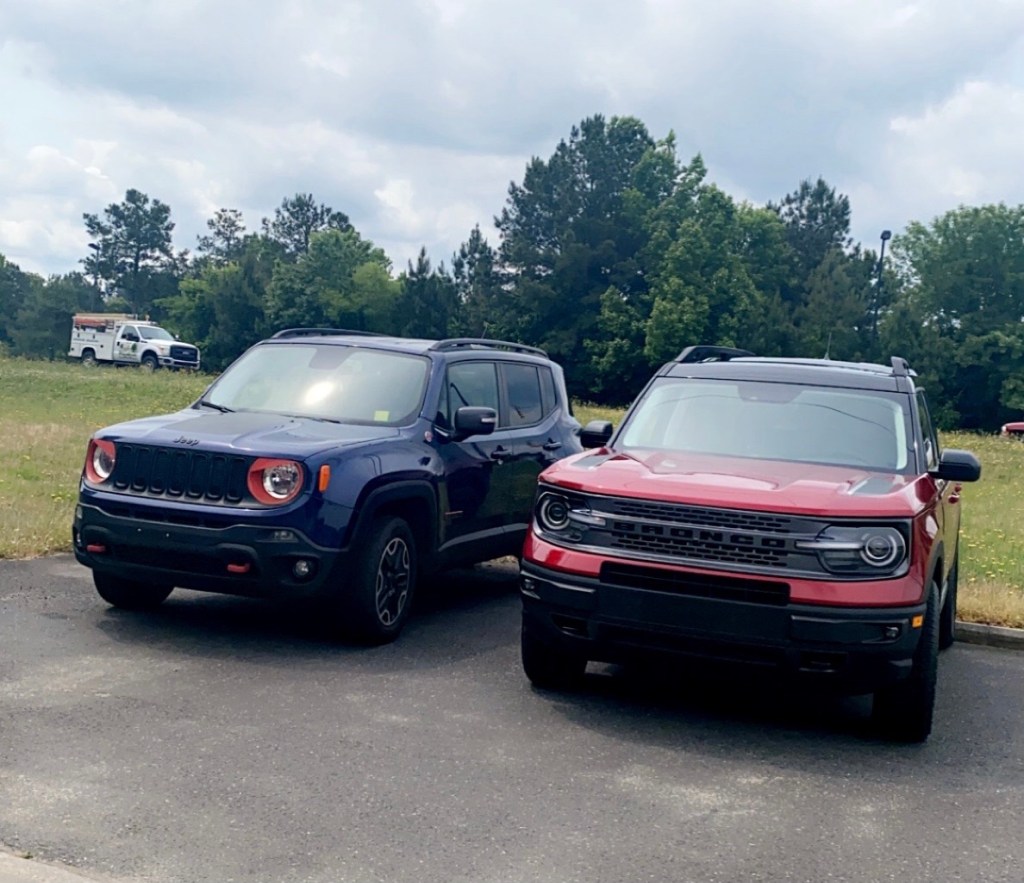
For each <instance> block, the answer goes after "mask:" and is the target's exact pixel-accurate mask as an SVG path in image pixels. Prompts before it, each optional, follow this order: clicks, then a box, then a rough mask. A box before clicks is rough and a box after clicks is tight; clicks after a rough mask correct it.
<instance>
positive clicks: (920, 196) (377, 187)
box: [0, 0, 1024, 272]
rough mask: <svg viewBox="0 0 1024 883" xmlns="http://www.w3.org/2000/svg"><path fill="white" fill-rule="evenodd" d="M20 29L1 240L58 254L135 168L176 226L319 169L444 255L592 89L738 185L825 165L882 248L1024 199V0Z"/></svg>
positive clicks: (58, 9)
mask: <svg viewBox="0 0 1024 883" xmlns="http://www.w3.org/2000/svg"><path fill="white" fill-rule="evenodd" d="M0 33H2V34H4V42H3V43H0V92H2V93H3V94H4V96H5V113H4V115H3V117H2V118H0V253H3V254H5V255H6V256H7V257H8V258H10V259H11V260H13V261H15V262H16V263H19V264H21V265H22V266H23V267H24V268H26V269H32V270H37V271H46V272H63V271H67V270H69V269H73V268H74V267H75V266H76V262H77V260H78V259H79V258H80V257H81V255H82V254H83V252H84V243H85V234H84V229H83V228H82V226H81V215H82V213H83V212H101V211H102V210H103V208H104V207H105V206H106V205H107V204H109V203H110V202H115V201H118V200H120V199H121V198H123V195H124V192H125V190H127V189H128V188H129V187H135V188H137V189H140V190H142V191H144V192H146V193H147V194H149V195H150V196H151V197H152V198H156V199H160V200H162V201H163V202H166V203H167V204H169V205H170V206H171V208H172V217H173V219H174V220H175V222H176V224H177V227H176V244H177V246H178V247H179V248H191V247H193V246H194V245H195V237H196V235H197V234H199V233H202V232H204V231H205V221H206V219H207V218H209V217H210V216H212V214H213V212H214V211H215V210H216V209H217V208H220V207H229V208H238V209H240V210H242V211H243V214H244V216H245V218H246V220H247V222H248V224H249V226H250V228H253V227H256V226H258V223H259V220H260V218H261V217H263V216H267V215H270V214H272V213H273V210H274V208H275V207H276V206H277V205H279V204H280V202H281V200H282V199H283V198H285V197H288V196H292V195H294V194H295V193H297V192H304V193H306V192H308V193H313V194H314V196H315V197H316V198H317V199H318V200H321V201H324V202H327V203H328V204H330V205H331V206H332V207H334V208H336V209H340V210H342V211H345V212H346V213H347V214H348V215H349V216H350V218H351V219H352V222H353V223H354V224H355V225H356V227H357V228H358V229H359V230H360V232H361V233H362V234H363V235H364V236H367V237H369V238H370V239H372V240H373V241H375V242H376V243H377V244H379V245H381V246H382V247H384V248H385V249H386V250H387V251H388V253H389V254H390V256H391V257H392V259H393V261H394V264H395V266H396V267H397V268H399V269H400V268H402V267H404V265H405V261H406V260H408V259H409V258H412V257H415V254H416V252H418V250H419V248H420V246H423V245H426V246H427V248H428V251H429V252H430V254H431V256H432V257H433V258H434V260H435V262H436V261H440V260H445V261H447V260H448V259H449V257H450V255H451V253H452V251H454V250H455V249H456V248H457V246H458V244H459V243H460V242H461V241H463V240H464V239H465V238H466V237H467V236H468V234H469V231H470V229H471V227H472V226H473V224H476V223H479V224H480V225H481V227H482V229H483V230H484V232H485V235H487V236H488V237H489V238H491V239H492V241H493V240H494V230H493V227H492V226H491V221H492V218H493V216H494V215H495V214H497V213H499V212H500V210H501V208H502V205H503V203H504V200H505V196H506V192H507V187H508V184H509V182H510V181H511V180H517V181H518V180H521V178H522V173H523V170H524V168H525V165H526V163H527V161H528V160H529V158H530V157H531V156H532V155H540V156H544V157H546V156H547V155H549V154H550V152H551V151H552V150H553V149H554V147H555V145H556V143H557V141H558V140H559V139H560V138H564V137H567V135H568V132H569V129H570V128H571V126H572V125H574V124H575V123H578V122H579V121H580V120H581V119H582V118H584V117H586V116H589V115H591V114H594V113H604V114H605V115H607V116H611V115H614V114H631V115H635V116H637V117H639V118H640V119H641V120H643V121H644V122H645V123H646V124H647V125H648V127H649V129H650V130H651V133H652V135H654V136H655V137H663V136H664V135H666V134H667V133H668V131H669V130H670V129H672V130H674V131H675V132H676V133H677V138H678V144H679V152H680V155H681V158H682V159H683V160H687V159H689V157H690V156H691V155H692V154H694V153H696V152H698V151H700V152H701V153H702V154H703V155H704V158H705V160H706V162H707V164H708V167H709V169H710V177H711V179H712V180H713V181H715V182H716V183H719V184H720V185H721V186H723V187H725V189H727V190H728V192H730V193H732V194H733V195H734V196H736V197H738V198H748V199H750V200H752V201H755V202H763V201H766V200H769V199H775V200H777V199H779V198H781V197H782V196H783V195H785V193H787V192H789V191H791V190H793V189H795V188H796V187H797V185H798V184H799V182H800V181H801V180H802V179H804V178H809V177H810V178H813V177H817V176H818V175H821V176H823V177H824V178H825V179H826V180H828V181H829V183H830V184H832V185H833V186H836V187H837V188H838V189H839V190H840V191H842V192H845V193H847V194H848V195H849V196H850V198H851V203H852V206H853V217H854V224H855V229H854V234H855V236H856V237H857V238H860V239H863V240H864V241H865V243H866V244H868V245H872V246H873V245H874V244H875V243H876V241H877V230H876V228H877V229H879V230H880V229H881V228H882V227H889V228H893V229H898V228H899V226H900V225H901V224H904V223H906V222H907V221H908V220H911V219H922V220H927V219H930V217H932V216H934V215H935V214H937V213H939V212H941V211H944V210H946V209H948V208H953V207H955V205H956V204H957V203H959V202H961V201H967V202H974V201H982V200H986V201H987V200H1000V199H1001V200H1004V201H1007V202H1024V181H1022V180H1021V179H1020V178H1019V176H1018V174H1017V168H1018V166H1019V163H1018V162H1017V159H1016V156H1015V153H1016V145H1018V144H1020V143H1021V135H1022V134H1024V131H1022V129H1024V124H1022V122H1021V117H1022V113H1024V112H1022V110H1021V92H1022V90H1024V62H1022V61H1021V59H1022V58H1024V42H1022V41H1024V3H1021V2H1019V0H1005V2H1004V0H977V2H974V3H972V4H969V5H965V4H963V3H962V2H960V0H917V2H903V3H900V2H897V3H896V4H892V3H891V2H888V0H886V2H883V0H830V2H828V3H822V2H820V0H719V2H717V3H715V4H713V5H708V4H706V3H698V2H697V0H646V2H644V0H566V2H563V3H558V4H552V3H550V2H547V0H497V2H493V3H480V2H475V3H474V2H469V0H416V2H414V3H409V2H407V0H374V2H371V0H348V2H338V0H291V2H288V3H284V4H282V3H275V2H271V0H218V2H214V0H188V2H183V0H152V2H148V3H145V4H125V3H123V2H118V0H95V2H93V3H90V4H85V3H81V2H80V0H5V3H4V4H3V5H2V6H0Z"/></svg>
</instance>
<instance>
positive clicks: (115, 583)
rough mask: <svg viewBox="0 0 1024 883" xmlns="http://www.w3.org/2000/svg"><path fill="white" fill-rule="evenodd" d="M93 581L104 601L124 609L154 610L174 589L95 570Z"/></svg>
mask: <svg viewBox="0 0 1024 883" xmlns="http://www.w3.org/2000/svg"><path fill="white" fill-rule="evenodd" d="M92 581H93V583H94V584H95V586H96V591H97V592H99V596H100V597H101V598H102V599H103V600H104V601H106V602H107V603H108V604H110V605H112V606H114V607H120V608H121V609H123V610H152V609H153V608H154V607H159V606H160V605H161V604H162V603H163V602H164V600H165V599H166V598H167V596H168V595H169V594H171V592H172V591H173V589H174V587H173V586H160V585H150V584H147V583H141V582H137V581H135V580H131V579H124V578H122V577H120V576H112V575H111V574H109V573H98V572H97V571H95V570H94V571H93V572H92Z"/></svg>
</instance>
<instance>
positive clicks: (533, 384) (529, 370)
mask: <svg viewBox="0 0 1024 883" xmlns="http://www.w3.org/2000/svg"><path fill="white" fill-rule="evenodd" d="M503 370H504V372H505V385H506V389H507V391H508V410H509V414H508V425H509V426H529V425H531V424H533V423H539V422H540V420H541V419H542V418H543V417H544V405H543V399H542V398H541V391H540V378H539V376H538V373H537V369H536V368H535V367H534V366H533V365H518V364H513V363H511V362H506V363H505V365H504V366H503Z"/></svg>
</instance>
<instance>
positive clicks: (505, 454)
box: [491, 447, 512, 463]
mask: <svg viewBox="0 0 1024 883" xmlns="http://www.w3.org/2000/svg"><path fill="white" fill-rule="evenodd" d="M491 459H492V460H496V461H497V462H498V463H504V462H505V461H506V460H511V459H512V452H511V451H510V450H509V449H508V448H501V447H498V448H495V449H494V450H493V451H491Z"/></svg>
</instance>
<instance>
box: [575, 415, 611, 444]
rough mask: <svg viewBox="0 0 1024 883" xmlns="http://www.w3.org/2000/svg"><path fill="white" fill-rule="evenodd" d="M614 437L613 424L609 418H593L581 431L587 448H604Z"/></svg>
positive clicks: (581, 438)
mask: <svg viewBox="0 0 1024 883" xmlns="http://www.w3.org/2000/svg"><path fill="white" fill-rule="evenodd" d="M611 437H612V424H611V422H609V421H608V420H591V421H590V422H589V423H588V424H587V425H586V426H584V427H583V430H582V431H581V432H580V442H581V443H582V444H583V447H585V448H603V447H604V446H605V445H606V444H608V440H609V439H610V438H611Z"/></svg>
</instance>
